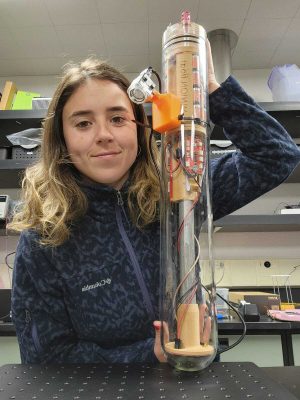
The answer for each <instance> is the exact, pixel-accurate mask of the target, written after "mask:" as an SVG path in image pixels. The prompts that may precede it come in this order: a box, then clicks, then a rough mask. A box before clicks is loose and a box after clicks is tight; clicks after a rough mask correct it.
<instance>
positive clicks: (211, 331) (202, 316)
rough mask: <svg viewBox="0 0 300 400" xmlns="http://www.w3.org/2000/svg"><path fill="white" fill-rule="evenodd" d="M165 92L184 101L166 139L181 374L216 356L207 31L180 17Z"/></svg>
mask: <svg viewBox="0 0 300 400" xmlns="http://www.w3.org/2000/svg"><path fill="white" fill-rule="evenodd" d="M162 66H163V68H162V83H163V92H168V93H173V94H175V95H177V96H179V97H180V99H181V105H182V110H181V116H180V118H181V125H180V127H179V128H178V129H174V130H172V131H169V132H166V133H165V134H163V135H162V146H161V179H162V187H163V191H162V192H163V193H162V198H161V287H160V290H161V302H160V318H161V322H162V327H163V329H162V331H161V340H162V347H163V349H164V351H165V354H166V355H167V359H168V362H169V363H170V364H171V365H173V366H175V367H176V368H178V369H181V370H190V371H196V370H201V369H204V368H205V367H207V366H208V365H209V364H210V363H211V362H212V361H213V359H214V357H215V354H216V350H217V324H216V315H215V305H214V303H215V292H216V290H215V283H214V265H213V257H212V229H213V227H212V212H211V195H210V171H209V131H208V125H207V123H208V112H209V110H208V93H207V57H206V32H205V30H204V28H203V27H202V26H200V25H198V24H195V23H192V22H191V21H190V17H189V13H183V15H182V20H181V22H179V23H177V24H174V25H170V26H169V27H168V28H167V29H166V31H165V32H164V35H163V62H162Z"/></svg>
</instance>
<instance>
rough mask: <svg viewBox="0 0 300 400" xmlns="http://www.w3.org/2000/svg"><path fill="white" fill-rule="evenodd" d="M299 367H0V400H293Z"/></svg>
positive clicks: (297, 396) (235, 364)
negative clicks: (177, 368) (190, 368)
mask: <svg viewBox="0 0 300 400" xmlns="http://www.w3.org/2000/svg"><path fill="white" fill-rule="evenodd" d="M299 370H300V367H278V368H275V369H274V368H259V367H258V366H256V365H255V364H253V363H249V362H242V363H239V362H233V363H212V364H211V365H210V366H208V367H207V368H206V369H205V370H204V371H200V372H183V371H177V370H174V369H173V368H172V367H171V366H169V365H168V364H155V365H148V364H122V365H121V364H119V365H111V364H63V365H54V364H53V365H20V364H8V365H4V366H2V367H0V398H1V400H11V399H15V400H29V399H35V400H49V399H57V400H75V399H78V400H92V399H97V400H156V399H157V400H162V399H165V400H182V399H188V400H200V399H211V400H221V399H222V400H223V399H230V400H243V399H245V400H246V399H247V400H249V399H253V400H269V399H273V400H296V399H300V390H299V372H300V371H299Z"/></svg>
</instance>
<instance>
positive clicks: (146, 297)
mask: <svg viewBox="0 0 300 400" xmlns="http://www.w3.org/2000/svg"><path fill="white" fill-rule="evenodd" d="M117 198H118V206H116V218H117V223H118V228H119V232H120V234H121V237H122V239H123V242H124V244H125V246H126V249H127V251H128V253H129V256H130V259H131V262H132V265H133V269H134V273H135V275H136V278H137V281H138V284H139V286H140V289H141V291H142V295H143V298H144V302H145V305H146V308H147V311H148V313H149V314H150V315H151V317H152V319H153V320H154V319H155V314H154V310H153V306H152V302H151V299H150V295H149V291H148V289H147V287H146V284H145V281H144V278H143V275H142V271H141V268H140V265H139V262H138V260H137V258H136V255H135V252H134V249H133V247H132V245H131V242H130V240H129V238H128V236H127V233H126V232H125V229H124V225H123V222H122V216H121V212H120V208H122V209H123V204H124V202H123V199H122V195H121V193H120V191H119V190H118V191H117ZM123 211H124V210H123ZM124 213H125V211H124Z"/></svg>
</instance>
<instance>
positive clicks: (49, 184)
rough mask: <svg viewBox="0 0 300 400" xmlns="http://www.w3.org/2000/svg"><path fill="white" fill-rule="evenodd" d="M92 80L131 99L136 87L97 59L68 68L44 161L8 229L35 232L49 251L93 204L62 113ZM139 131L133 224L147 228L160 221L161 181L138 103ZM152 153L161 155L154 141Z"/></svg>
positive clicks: (32, 171)
mask: <svg viewBox="0 0 300 400" xmlns="http://www.w3.org/2000/svg"><path fill="white" fill-rule="evenodd" d="M88 79H100V80H108V81H111V82H113V83H115V84H117V85H118V86H119V88H120V89H121V90H123V91H124V92H125V93H126V94H127V88H128V86H129V84H130V82H129V81H128V80H127V78H126V77H125V76H124V75H123V74H121V73H120V72H119V71H118V70H116V69H115V68H113V67H111V66H110V65H108V64H106V63H104V62H101V61H99V60H96V59H91V58H89V59H87V60H85V61H83V62H81V63H80V64H72V65H69V66H68V67H67V69H66V70H65V72H64V75H63V77H62V79H61V81H60V83H59V85H58V87H57V89H56V91H55V93H54V95H53V98H52V101H51V103H50V105H49V109H48V113H47V116H46V118H45V120H44V121H43V124H42V127H43V137H42V145H41V156H40V159H39V160H38V161H37V162H36V163H35V164H34V165H32V166H30V167H28V168H27V169H26V170H25V175H24V178H23V181H22V198H21V200H22V201H21V206H20V208H19V209H18V211H16V212H15V214H14V217H13V219H12V222H11V223H10V224H9V226H8V228H9V229H12V230H15V231H18V232H21V231H23V230H24V229H35V230H36V231H38V233H39V236H40V243H41V244H43V245H50V246H58V245H60V244H62V243H63V242H65V241H66V240H67V239H68V238H69V235H70V232H71V227H72V223H74V222H75V221H77V220H78V219H79V218H80V217H82V216H83V215H84V214H85V213H86V210H87V206H88V205H87V198H86V196H85V194H84V193H83V191H82V190H81V188H80V186H79V184H78V171H77V170H76V168H75V167H74V165H73V164H72V162H71V160H70V157H69V155H68V152H67V147H66V144H65V140H64V135H63V124H62V112H63V109H64V106H65V104H66V102H67V101H68V99H69V98H70V96H71V95H72V94H73V93H74V91H75V90H76V89H77V88H78V87H79V86H81V85H82V84H84V83H85V82H86V81H87V80H88ZM132 107H133V111H134V115H135V119H136V120H137V121H139V122H140V123H141V124H139V125H138V126H137V137H138V146H139V148H140V151H139V154H138V155H137V159H136V161H135V163H134V164H133V166H132V167H131V174H130V175H131V179H130V186H129V189H128V206H129V210H130V214H131V219H132V221H133V223H134V224H135V225H136V226H137V227H138V228H143V227H145V226H146V225H147V224H149V223H151V222H153V221H154V220H155V219H156V218H157V214H158V212H157V208H158V207H157V204H158V200H159V193H160V190H159V181H158V177H157V175H156V171H155V166H154V165H153V162H152V160H151V157H150V148H149V135H150V133H149V131H148V129H145V128H144V126H142V124H146V123H147V120H146V116H145V113H144V109H143V107H142V106H141V105H136V104H134V103H132ZM152 151H153V154H154V157H156V158H157V155H158V150H157V147H156V144H155V142H154V140H153V143H152Z"/></svg>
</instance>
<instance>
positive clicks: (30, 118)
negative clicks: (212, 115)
mask: <svg viewBox="0 0 300 400" xmlns="http://www.w3.org/2000/svg"><path fill="white" fill-rule="evenodd" d="M260 105H261V106H262V107H263V108H264V109H265V110H266V111H267V112H268V113H270V114H271V115H272V116H273V117H274V118H276V119H277V120H278V121H279V122H280V123H281V124H282V125H284V126H285V127H286V129H287V130H288V131H289V132H290V134H291V135H292V137H294V138H297V139H299V138H300V125H299V122H300V103H299V102H289V103H260ZM144 107H145V112H146V114H147V116H148V117H149V118H150V119H151V105H150V104H145V105H144ZM46 112H47V111H46V110H24V111H0V147H3V146H9V142H8V140H7V139H6V135H7V134H10V133H14V132H18V131H21V130H24V129H29V128H38V127H40V126H41V122H42V120H43V119H44V118H45V116H46ZM220 135H221V136H220ZM212 139H223V140H224V139H225V137H224V134H223V132H222V130H221V129H220V128H218V127H215V128H214V131H213V134H212ZM31 162H32V161H31V160H11V159H7V160H0V189H1V188H17V187H19V186H20V182H21V175H22V172H23V171H24V169H25V168H26V167H27V166H29V165H30V164H31ZM286 182H288V183H300V166H299V167H298V168H297V169H296V170H295V171H294V173H293V174H292V175H291V176H290V177H289V179H288V180H287V181H286ZM215 226H216V228H217V229H218V230H219V231H221V232H276V231H287V232H288V231H300V215H229V216H226V217H224V218H221V219H220V220H218V221H216V222H215Z"/></svg>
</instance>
